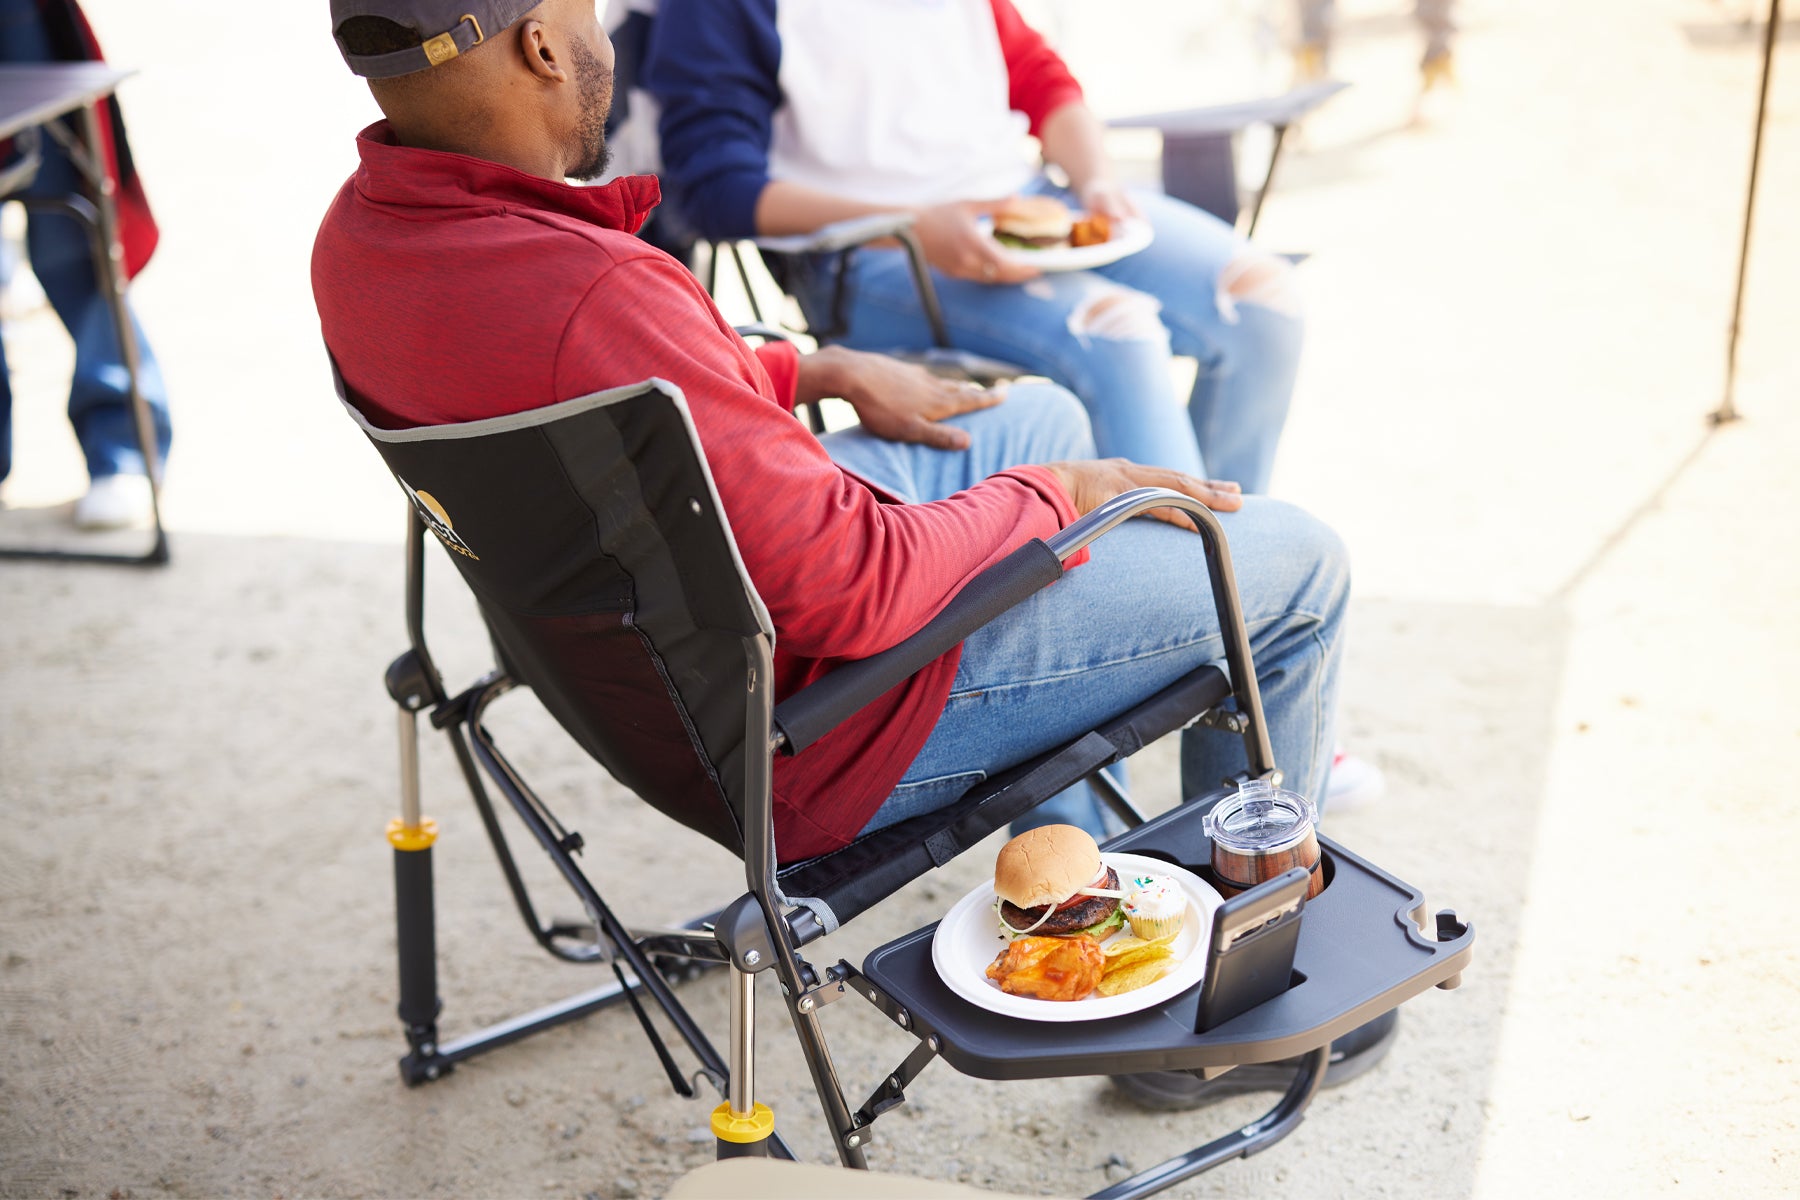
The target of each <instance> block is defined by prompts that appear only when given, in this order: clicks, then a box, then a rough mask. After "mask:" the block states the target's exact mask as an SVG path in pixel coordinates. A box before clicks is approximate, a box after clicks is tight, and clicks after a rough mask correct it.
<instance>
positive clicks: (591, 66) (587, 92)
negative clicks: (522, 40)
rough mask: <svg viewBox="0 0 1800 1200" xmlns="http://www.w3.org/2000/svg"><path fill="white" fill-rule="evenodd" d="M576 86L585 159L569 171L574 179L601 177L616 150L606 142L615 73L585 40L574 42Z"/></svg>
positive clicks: (572, 48) (583, 156)
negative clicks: (613, 151)
mask: <svg viewBox="0 0 1800 1200" xmlns="http://www.w3.org/2000/svg"><path fill="white" fill-rule="evenodd" d="M570 53H571V54H572V55H573V56H574V59H575V86H576V88H577V89H578V92H579V94H580V97H581V124H580V125H579V126H578V127H577V128H576V131H575V132H576V134H577V135H578V136H579V137H580V138H581V159H580V161H579V162H577V163H576V165H575V167H574V169H572V170H571V171H570V172H569V178H570V179H597V178H599V177H600V176H601V175H603V174H605V173H606V164H607V162H608V161H609V160H610V159H611V158H612V149H611V147H609V146H608V145H607V144H606V114H607V113H608V112H609V111H610V110H611V109H612V93H613V73H612V72H611V71H609V70H607V69H606V68H605V67H604V66H602V65H601V64H600V59H599V58H598V57H597V56H596V55H595V54H594V52H593V51H592V50H589V49H588V48H587V46H585V45H584V44H582V43H581V42H573V43H571V46H570Z"/></svg>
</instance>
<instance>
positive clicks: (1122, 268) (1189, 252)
mask: <svg viewBox="0 0 1800 1200" xmlns="http://www.w3.org/2000/svg"><path fill="white" fill-rule="evenodd" d="M1034 190H1036V191H1039V192H1045V193H1049V194H1054V195H1058V196H1060V197H1061V198H1062V199H1063V200H1064V201H1065V203H1071V204H1072V203H1074V201H1073V198H1072V197H1069V196H1068V195H1067V194H1066V193H1063V192H1060V191H1058V189H1056V188H1054V187H1053V186H1051V185H1050V184H1049V183H1048V182H1047V181H1040V183H1039V185H1038V186H1037V187H1036V188H1035V189H1034ZM1133 198H1134V199H1135V200H1136V201H1137V203H1138V206H1139V207H1140V208H1141V209H1142V210H1143V212H1144V215H1145V217H1146V218H1148V220H1149V222H1150V224H1151V226H1152V227H1153V228H1154V230H1155V240H1154V241H1153V242H1152V243H1151V244H1150V246H1149V248H1148V249H1145V250H1143V251H1140V252H1139V253H1137V254H1134V255H1130V256H1129V257H1126V258H1123V259H1120V260H1119V261H1118V262H1116V263H1112V264H1110V265H1108V266H1104V267H1099V268H1096V269H1094V270H1091V271H1069V272H1060V273H1056V274H1049V275H1044V276H1042V277H1041V278H1038V279H1035V280H1032V281H1030V282H1028V283H1024V284H1020V285H1017V286H990V285H987V284H981V283H973V282H970V281H967V280H961V279H952V278H950V277H948V276H945V275H941V274H938V273H937V272H933V274H932V279H933V282H934V283H935V284H936V286H937V292H938V298H939V300H940V302H941V303H942V306H943V310H944V320H945V323H946V325H947V326H948V327H949V333H950V341H951V342H952V343H953V344H954V345H955V346H956V347H958V348H959V349H963V350H968V351H972V352H974V353H977V354H983V355H987V356H989V357H991V358H998V359H1003V360H1005V361H1007V362H1010V363H1014V364H1016V365H1018V366H1021V367H1024V368H1026V369H1027V370H1028V371H1031V372H1034V373H1036V374H1040V375H1043V376H1045V377H1046V378H1049V379H1051V380H1054V381H1055V382H1057V383H1059V384H1061V385H1063V386H1064V387H1066V388H1068V389H1069V390H1070V391H1072V392H1074V393H1075V394H1076V395H1077V396H1079V397H1080V398H1081V402H1082V403H1083V404H1084V405H1085V406H1086V407H1087V411H1088V417H1089V419H1090V421H1091V422H1092V425H1093V430H1094V442H1095V445H1096V448H1097V450H1098V452H1099V454H1100V455H1101V456H1102V457H1107V458H1111V457H1115V456H1117V457H1121V458H1129V459H1132V460H1134V461H1136V462H1142V463H1150V464H1153V465H1156V466H1164V467H1174V468H1176V469H1178V470H1182V471H1187V472H1189V473H1190V474H1194V475H1199V476H1202V477H1207V476H1210V477H1212V478H1216V479H1233V480H1236V481H1237V482H1238V483H1240V484H1242V485H1243V487H1244V490H1246V491H1250V492H1262V491H1267V490H1268V483H1269V475H1270V472H1271V470H1272V468H1273V466H1274V462H1275V445H1276V442H1277V441H1279V440H1280V437H1281V429H1282V425H1283V424H1284V423H1285V422H1286V420H1287V412H1288V402H1289V400H1290V398H1291V397H1292V394H1293V390H1294V376H1295V372H1296V370H1297V369H1298V366H1299V361H1300V343H1301V336H1302V322H1301V320H1300V318H1299V316H1298V315H1297V304H1296V301H1295V297H1296V296H1297V289H1296V287H1295V285H1294V283H1293V280H1292V278H1291V276H1292V269H1291V268H1290V267H1289V266H1288V265H1287V264H1286V263H1285V262H1284V261H1281V260H1276V259H1271V258H1269V257H1267V256H1264V255H1258V254H1256V253H1255V252H1253V251H1251V250H1250V249H1249V248H1248V246H1247V244H1246V243H1245V242H1244V241H1243V240H1242V239H1240V238H1239V237H1238V236H1237V235H1236V234H1235V233H1234V232H1233V231H1232V230H1231V228H1230V226H1228V225H1226V224H1225V223H1224V222H1222V221H1220V220H1219V219H1218V218H1216V217H1214V216H1212V215H1211V214H1210V213H1206V212H1202V211H1201V210H1200V209H1197V208H1195V207H1193V206H1192V205H1189V204H1184V203H1182V202H1181V201H1179V200H1173V199H1170V198H1169V197H1167V196H1164V195H1161V194H1160V193H1150V192H1138V193H1134V195H1133ZM835 261H836V259H835V256H832V257H827V258H823V259H817V260H810V261H808V262H806V263H803V264H801V267H800V269H799V270H798V271H797V272H796V275H797V278H795V279H794V280H792V281H791V282H792V286H793V287H794V290H795V293H796V295H797V296H798V298H799V299H800V301H801V304H802V306H803V308H804V309H805V311H806V312H807V314H808V318H809V320H811V321H813V322H814V327H815V328H823V327H824V325H823V324H822V322H824V321H825V320H826V319H827V316H828V314H829V312H830V306H831V295H832V290H833V281H834V271H833V266H832V264H834V263H835ZM1247 262H1255V263H1260V266H1261V270H1262V272H1263V275H1262V279H1261V285H1260V286H1247V287H1246V288H1244V294H1242V295H1233V294H1232V287H1233V286H1234V285H1233V283H1232V280H1233V279H1235V278H1238V277H1239V273H1240V271H1241V268H1242V267H1243V266H1244V264H1245V263H1247ZM850 263H851V265H850V268H849V269H850V278H849V279H848V280H847V281H846V285H847V286H846V292H845V306H846V307H845V313H844V315H845V317H846V319H847V322H848V325H849V333H848V335H847V336H846V337H845V338H844V339H843V340H844V344H846V345H849V346H853V347H857V348H861V349H866V350H891V349H896V348H906V347H911V348H915V349H916V348H918V347H921V346H927V345H930V344H931V331H930V327H929V326H928V325H927V324H926V322H925V318H924V315H923V313H922V311H921V309H920V307H919V300H918V293H917V292H916V291H915V290H914V287H913V283H912V277H911V275H910V274H909V273H908V270H907V266H906V258H905V255H904V254H903V253H902V252H901V251H900V250H897V249H894V250H880V249H864V250H859V251H857V252H856V253H855V254H854V255H852V256H851V260H850ZM1121 289H1123V291H1121ZM1109 297H1110V298H1111V303H1114V304H1118V302H1119V301H1120V300H1123V301H1124V303H1123V304H1118V307H1117V308H1116V309H1115V311H1113V312H1111V313H1105V312H1104V310H1105V309H1106V307H1107V303H1108V298H1109ZM1096 304H1098V308H1096V307H1095V306H1096ZM1171 354H1180V355H1186V356H1189V357H1192V358H1193V359H1195V360H1196V361H1197V362H1198V364H1199V372H1198V374H1197V376H1196V378H1195V382H1194V388H1193V391H1192V392H1191V393H1190V394H1189V396H1188V398H1187V409H1186V411H1185V412H1183V410H1182V405H1181V400H1180V397H1179V396H1178V395H1177V394H1176V390H1175V385H1174V381H1173V379H1172V378H1171V376H1170V372H1169V357H1170V355H1171Z"/></svg>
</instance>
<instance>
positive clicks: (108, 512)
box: [75, 475, 150, 530]
mask: <svg viewBox="0 0 1800 1200" xmlns="http://www.w3.org/2000/svg"><path fill="white" fill-rule="evenodd" d="M149 525H150V477H149V476H148V475H102V476H100V477H99V478H98V479H96V480H94V481H93V482H92V483H90V484H88V490H87V495H85V496H83V497H82V498H81V499H80V500H79V501H78V502H77V503H76V505H75V527H76V528H77V529H89V530H97V529H144V528H148V527H149Z"/></svg>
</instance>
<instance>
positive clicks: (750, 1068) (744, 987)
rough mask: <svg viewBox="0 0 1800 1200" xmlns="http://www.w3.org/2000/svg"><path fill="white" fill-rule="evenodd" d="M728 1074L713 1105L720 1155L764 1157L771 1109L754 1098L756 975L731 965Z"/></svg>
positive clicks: (771, 1122)
mask: <svg viewBox="0 0 1800 1200" xmlns="http://www.w3.org/2000/svg"><path fill="white" fill-rule="evenodd" d="M727 1051H728V1052H729V1054H730V1055H731V1074H730V1077H729V1079H728V1080H727V1084H726V1099H725V1102H724V1103H723V1104H721V1105H719V1106H718V1107H717V1108H715V1109H713V1113H712V1128H713V1137H714V1138H716V1139H717V1141H718V1146H719V1157H720V1158H767V1157H768V1156H769V1148H770V1147H769V1137H770V1135H771V1134H773V1133H774V1132H775V1113H774V1112H773V1111H772V1110H771V1109H770V1108H769V1106H768V1105H766V1104H758V1103H757V1102H756V976H755V975H753V974H751V973H750V972H748V971H740V970H738V969H737V968H736V967H732V968H731V1045H730V1046H729V1047H727Z"/></svg>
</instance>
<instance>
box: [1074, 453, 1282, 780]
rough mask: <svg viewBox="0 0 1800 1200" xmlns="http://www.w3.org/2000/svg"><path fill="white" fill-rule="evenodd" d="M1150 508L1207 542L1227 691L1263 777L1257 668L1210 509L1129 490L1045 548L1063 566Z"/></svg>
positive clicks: (1154, 491) (1269, 761) (1175, 496)
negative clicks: (1179, 516) (1188, 525)
mask: <svg viewBox="0 0 1800 1200" xmlns="http://www.w3.org/2000/svg"><path fill="white" fill-rule="evenodd" d="M1153 508H1175V509H1180V510H1181V511H1182V512H1184V513H1186V514H1187V515H1188V516H1189V517H1191V518H1193V521H1194V524H1195V525H1197V526H1199V529H1200V537H1201V540H1202V541H1204V542H1205V544H1206V573H1207V577H1208V578H1209V579H1210V580H1211V582H1212V593H1213V608H1214V609H1215V611H1216V612H1217V613H1218V617H1219V632H1220V634H1221V635H1222V636H1223V637H1224V640H1225V662H1226V665H1227V666H1229V667H1230V668H1231V690H1232V692H1233V693H1234V694H1235V695H1236V696H1237V702H1238V711H1239V712H1240V713H1243V714H1244V715H1245V716H1246V717H1248V718H1249V721H1250V724H1249V728H1247V729H1246V730H1245V731H1244V751H1245V753H1246V755H1247V756H1248V757H1249V760H1250V774H1251V775H1253V776H1262V775H1266V774H1268V773H1269V772H1270V771H1273V770H1274V769H1275V751H1274V749H1273V747H1272V746H1271V745H1270V742H1269V730H1268V724H1267V722H1266V721H1264V719H1263V710H1262V692H1261V690H1260V689H1259V688H1258V687H1257V684H1256V668H1255V667H1254V666H1253V665H1252V663H1251V660H1250V635H1249V633H1248V632H1247V631H1246V630H1245V628H1244V614H1243V609H1242V607H1241V606H1240V605H1239V603H1238V591H1237V578H1236V576H1235V575H1234V574H1233V573H1232V569H1231V549H1230V547H1229V546H1228V545H1226V542H1225V531H1224V529H1223V528H1221V527H1220V525H1219V518H1218V517H1217V516H1215V515H1214V514H1213V511H1212V510H1211V509H1210V508H1208V507H1206V505H1204V504H1202V503H1200V502H1199V501H1198V500H1195V499H1194V498H1193V497H1192V496H1187V495H1184V494H1182V493H1181V492H1177V491H1173V490H1171V489H1169V488H1134V489H1132V490H1131V491H1129V492H1121V493H1120V494H1119V495H1117V496H1114V497H1113V498H1112V499H1111V500H1108V501H1107V502H1106V503H1104V504H1102V505H1100V506H1099V507H1098V508H1096V509H1094V510H1093V511H1092V512H1090V513H1088V514H1087V515H1086V516H1084V517H1082V518H1081V519H1080V520H1078V521H1076V522H1075V523H1074V524H1072V525H1070V526H1068V527H1067V528H1066V529H1063V530H1062V531H1061V532H1059V533H1057V534H1056V535H1055V536H1054V537H1052V538H1051V539H1050V541H1049V542H1048V543H1047V545H1048V546H1049V549H1050V550H1051V552H1052V553H1054V554H1055V555H1056V557H1057V559H1058V560H1059V561H1062V562H1067V561H1068V560H1069V559H1070V558H1071V557H1073V556H1074V555H1075V554H1076V553H1077V552H1078V551H1080V550H1082V549H1085V548H1086V547H1087V546H1088V545H1089V544H1090V543H1092V542H1093V541H1094V540H1095V539H1096V538H1098V537H1100V536H1101V535H1102V534H1104V533H1106V532H1107V531H1108V530H1110V529H1113V528H1116V527H1117V526H1119V525H1122V524H1123V523H1124V522H1126V521H1128V520H1130V519H1131V518H1132V517H1135V516H1138V515H1140V514H1142V513H1146V512H1149V511H1150V510H1151V509H1153Z"/></svg>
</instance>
